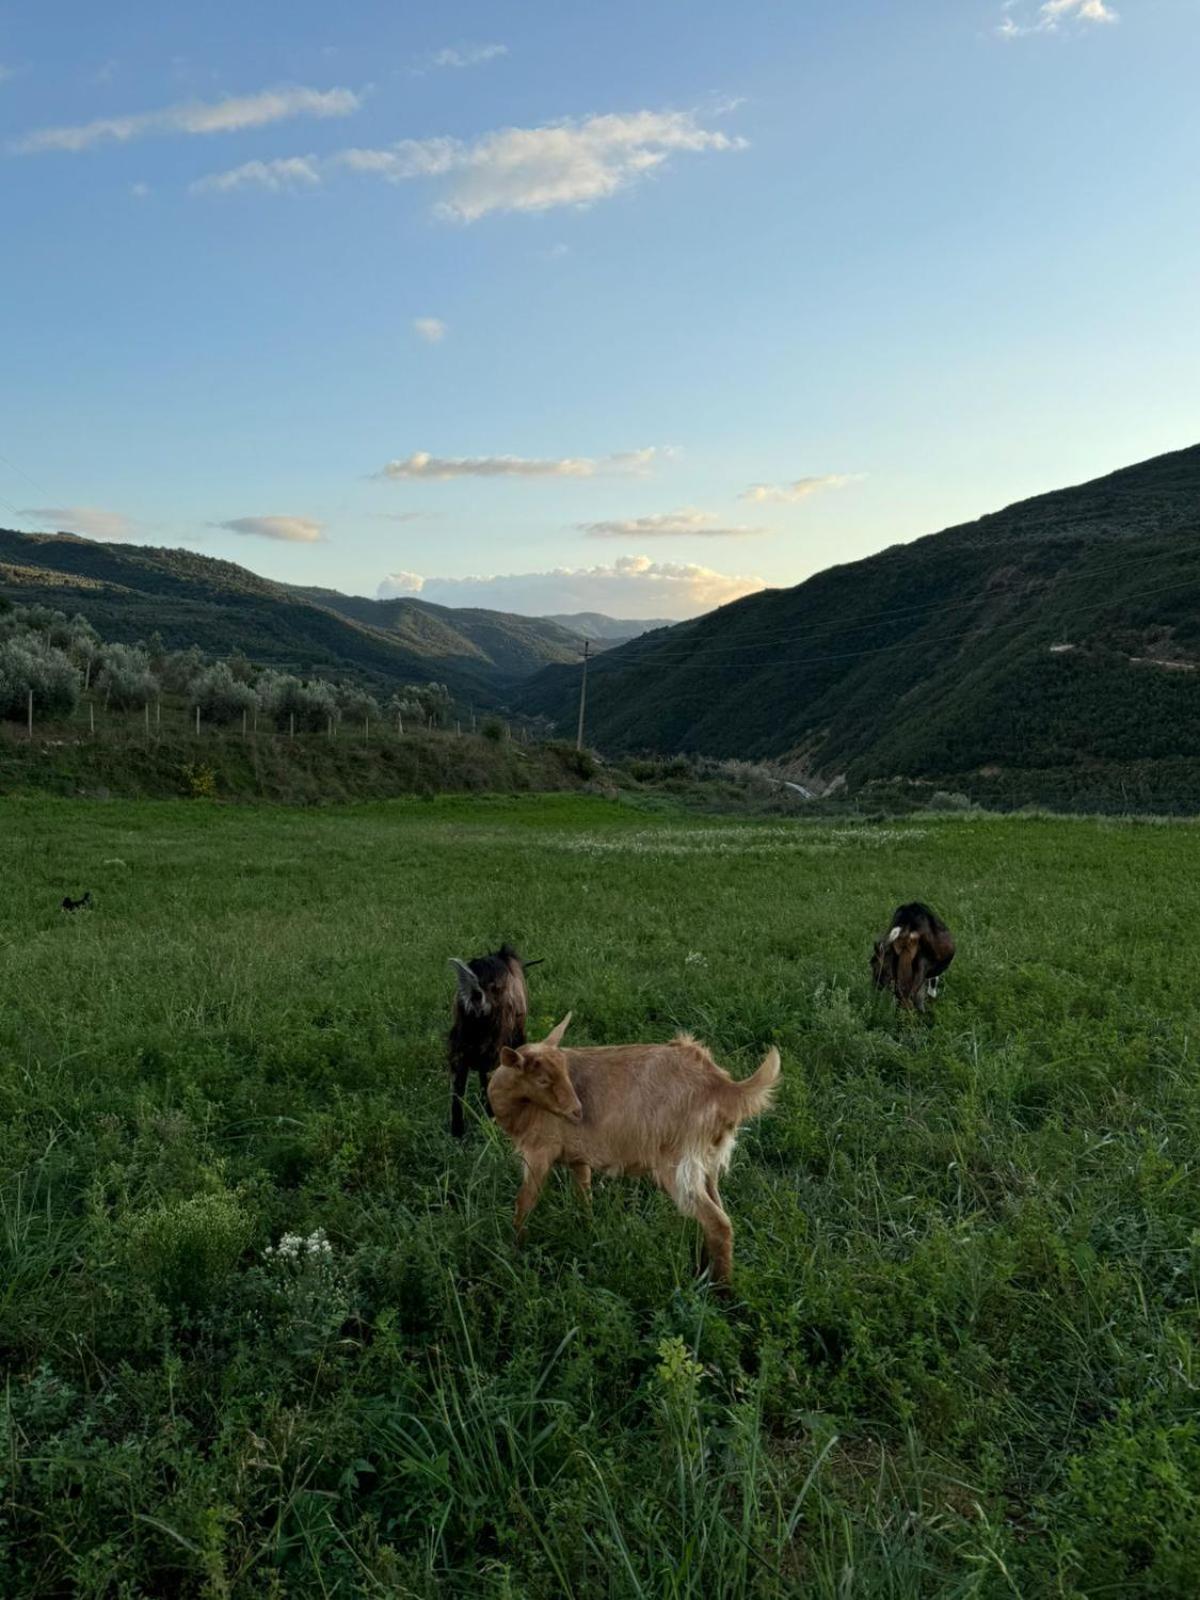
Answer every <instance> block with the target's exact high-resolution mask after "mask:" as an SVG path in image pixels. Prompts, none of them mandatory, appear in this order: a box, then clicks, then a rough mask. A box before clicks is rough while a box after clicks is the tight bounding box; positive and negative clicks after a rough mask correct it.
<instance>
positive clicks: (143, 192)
mask: <svg viewBox="0 0 1200 1600" xmlns="http://www.w3.org/2000/svg"><path fill="white" fill-rule="evenodd" d="M129 192H130V194H131V195H132V196H133V198H134V199H135V200H145V199H146V197H147V196H148V195H149V193H150V185H149V184H148V183H131V184H130V185H129Z"/></svg>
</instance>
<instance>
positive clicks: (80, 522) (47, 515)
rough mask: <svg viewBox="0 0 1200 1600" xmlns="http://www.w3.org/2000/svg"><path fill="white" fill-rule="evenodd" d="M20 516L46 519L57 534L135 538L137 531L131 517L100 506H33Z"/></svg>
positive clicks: (44, 520)
mask: <svg viewBox="0 0 1200 1600" xmlns="http://www.w3.org/2000/svg"><path fill="white" fill-rule="evenodd" d="M21 515H22V516H23V517H32V518H34V519H35V520H36V521H38V522H44V523H46V524H47V525H48V526H50V527H52V528H53V529H54V530H55V531H56V532H57V533H81V534H83V535H84V537H85V538H88V539H132V537H133V533H134V525H133V523H132V521H131V520H130V519H129V518H128V517H123V516H122V515H121V514H120V512H119V511H102V510H101V509H100V507H99V506H30V507H28V508H27V509H26V510H25V511H23V512H22V513H21Z"/></svg>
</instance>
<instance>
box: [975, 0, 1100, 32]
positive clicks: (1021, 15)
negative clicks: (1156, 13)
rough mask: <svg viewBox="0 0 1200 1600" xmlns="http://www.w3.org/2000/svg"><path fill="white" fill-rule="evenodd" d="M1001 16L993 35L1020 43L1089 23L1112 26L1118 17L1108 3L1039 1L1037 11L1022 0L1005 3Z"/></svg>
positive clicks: (1093, 1)
mask: <svg viewBox="0 0 1200 1600" xmlns="http://www.w3.org/2000/svg"><path fill="white" fill-rule="evenodd" d="M1003 10H1004V16H1003V17H1002V18H1001V20H1000V22H999V24H998V25H997V28H996V32H997V33H998V34H999V35H1000V36H1001V38H1004V39H1020V38H1024V37H1026V36H1027V35H1029V34H1035V33H1061V32H1062V31H1063V29H1064V28H1065V27H1070V26H1072V25H1087V24H1088V23H1097V22H1099V23H1111V22H1117V21H1119V20H1120V13H1119V12H1118V11H1116V10H1115V9H1114V7H1112V6H1110V5H1109V4H1108V3H1107V0H1042V4H1041V5H1038V6H1036V7H1032V6H1026V5H1023V4H1022V3H1021V0H1005V3H1004V6H1003Z"/></svg>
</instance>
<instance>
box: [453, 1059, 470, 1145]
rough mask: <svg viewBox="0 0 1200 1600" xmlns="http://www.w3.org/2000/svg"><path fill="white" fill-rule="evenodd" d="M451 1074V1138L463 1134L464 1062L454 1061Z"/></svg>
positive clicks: (465, 1083)
mask: <svg viewBox="0 0 1200 1600" xmlns="http://www.w3.org/2000/svg"><path fill="white" fill-rule="evenodd" d="M452 1071H453V1076H452V1079H451V1085H450V1133H451V1135H452V1137H453V1138H455V1139H461V1138H462V1136H463V1095H464V1094H465V1093H466V1090H467V1067H466V1063H465V1062H458V1061H456V1062H455V1063H454V1067H453V1069H452Z"/></svg>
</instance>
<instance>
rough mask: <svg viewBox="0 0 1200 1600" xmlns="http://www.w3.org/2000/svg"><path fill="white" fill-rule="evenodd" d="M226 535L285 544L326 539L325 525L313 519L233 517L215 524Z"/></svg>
mask: <svg viewBox="0 0 1200 1600" xmlns="http://www.w3.org/2000/svg"><path fill="white" fill-rule="evenodd" d="M212 526H213V527H214V528H220V529H222V530H223V531H224V532H225V533H240V534H244V535H246V536H247V537H249V538H252V539H280V540H282V541H283V542H284V543H285V544H317V543H319V542H320V541H321V540H323V539H324V537H325V527H324V524H323V523H320V522H314V521H313V520H312V518H311V517H233V518H231V520H230V521H229V522H214V523H213V524H212Z"/></svg>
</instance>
